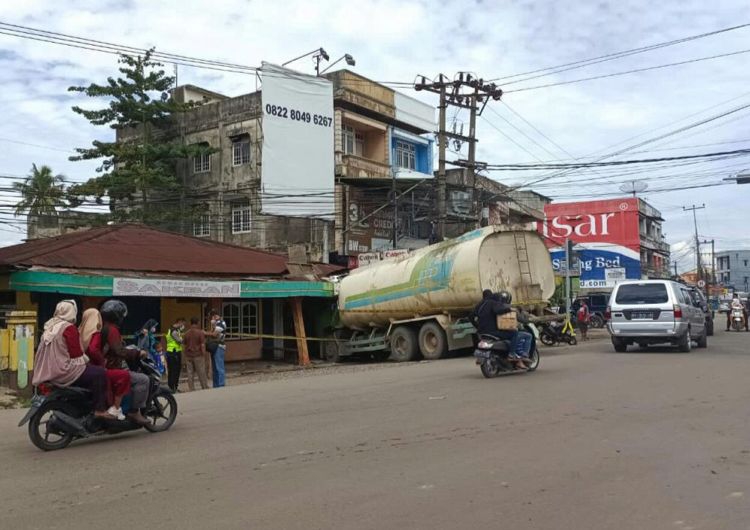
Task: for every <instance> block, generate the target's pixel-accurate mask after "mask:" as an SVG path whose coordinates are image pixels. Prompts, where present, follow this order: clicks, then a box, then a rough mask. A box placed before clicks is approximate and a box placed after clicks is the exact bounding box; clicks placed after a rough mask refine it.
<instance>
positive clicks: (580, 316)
mask: <svg viewBox="0 0 750 530" xmlns="http://www.w3.org/2000/svg"><path fill="white" fill-rule="evenodd" d="M576 320H577V321H578V329H579V330H581V338H582V339H583V340H589V322H591V311H589V306H588V304H587V303H586V300H581V306H580V307H579V308H578V311H576Z"/></svg>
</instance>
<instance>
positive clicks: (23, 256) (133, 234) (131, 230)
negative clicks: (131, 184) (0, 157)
mask: <svg viewBox="0 0 750 530" xmlns="http://www.w3.org/2000/svg"><path fill="white" fill-rule="evenodd" d="M0 265H5V266H6V267H20V268H24V267H34V266H38V267H64V268H69V269H100V270H129V271H133V272H139V271H140V272H162V273H174V274H185V275H189V276H191V275H200V276H234V277H246V276H280V275H283V274H284V273H286V271H287V265H286V257H285V256H283V255H280V254H274V253H272V252H264V251H261V250H255V249H250V248H244V247H238V246H234V245H228V244H225V243H218V242H215V241H210V240H207V239H201V238H196V237H190V236H185V235H182V234H175V233H171V232H164V231H162V230H156V229H154V228H149V227H146V226H142V225H136V224H121V225H113V226H106V227H101V228H94V229H91V230H86V231H83V232H74V233H72V234H66V235H63V236H59V237H54V238H48V239H37V240H34V241H28V242H26V243H21V244H20V245H13V246H11V247H5V248H0Z"/></svg>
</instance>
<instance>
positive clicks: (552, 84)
mask: <svg viewBox="0 0 750 530" xmlns="http://www.w3.org/2000/svg"><path fill="white" fill-rule="evenodd" d="M744 53H750V49H745V50H738V51H734V52H729V53H720V54H717V55H709V56H708V57H696V58H694V59H688V60H686V61H678V62H675V63H666V64H658V65H655V66H646V67H644V68H634V69H632V70H625V71H622V72H613V73H611V74H602V75H594V76H590V77H581V78H579V79H570V80H568V81H558V82H556V83H547V84H544V85H535V86H529V87H522V88H516V89H514V90H506V91H505V93H506V94H511V93H514V92H526V91H528V90H538V89H540V88H551V87H555V86H562V85H571V84H574V83H582V82H584V81H594V80H596V79H607V78H609V77H617V76H621V75H628V74H636V73H640V72H648V71H651V70H659V69H662V68H670V67H672V66H682V65H685V64H691V63H698V62H701V61H710V60H713V59H722V58H724V57H732V56H735V55H740V54H744Z"/></svg>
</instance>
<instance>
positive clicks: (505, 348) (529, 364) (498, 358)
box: [474, 325, 539, 379]
mask: <svg viewBox="0 0 750 530" xmlns="http://www.w3.org/2000/svg"><path fill="white" fill-rule="evenodd" d="M525 328H526V331H528V332H529V333H531V335H532V336H533V337H534V338H533V339H532V343H531V351H530V352H529V357H528V359H525V360H524V364H526V370H525V371H526V372H533V371H534V370H536V369H537V368H538V367H539V349H538V348H537V346H536V333H535V331H536V330H535V329H532V328H531V326H530V325H526V326H525ZM509 353H510V340H506V339H500V338H498V337H495V336H493V335H480V336H479V342H478V343H477V347H476V348H475V349H474V358H475V359H476V363H477V364H478V365H479V368H480V369H481V370H482V375H483V376H484V377H486V378H487V379H491V378H493V377H497V376H498V375H500V374H502V373H510V372H522V370H518V369H517V368H516V364H515V362H513V361H511V360H509V359H508V354H509Z"/></svg>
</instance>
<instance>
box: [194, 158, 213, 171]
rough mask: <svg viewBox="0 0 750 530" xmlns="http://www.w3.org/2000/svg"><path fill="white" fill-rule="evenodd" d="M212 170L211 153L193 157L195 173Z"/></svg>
mask: <svg viewBox="0 0 750 530" xmlns="http://www.w3.org/2000/svg"><path fill="white" fill-rule="evenodd" d="M209 171H211V155H210V154H202V155H198V156H194V157H193V173H208V172H209Z"/></svg>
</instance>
